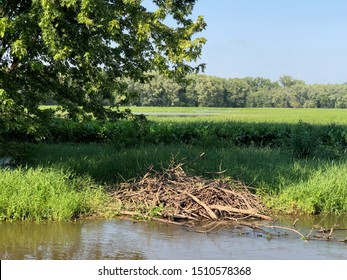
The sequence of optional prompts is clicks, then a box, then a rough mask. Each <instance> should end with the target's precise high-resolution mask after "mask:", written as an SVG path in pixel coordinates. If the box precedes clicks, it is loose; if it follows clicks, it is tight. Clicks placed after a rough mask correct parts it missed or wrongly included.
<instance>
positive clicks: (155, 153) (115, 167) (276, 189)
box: [32, 144, 347, 213]
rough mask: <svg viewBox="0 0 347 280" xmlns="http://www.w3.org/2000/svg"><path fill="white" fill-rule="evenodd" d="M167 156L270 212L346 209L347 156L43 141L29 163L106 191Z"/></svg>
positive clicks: (165, 161)
mask: <svg viewBox="0 0 347 280" xmlns="http://www.w3.org/2000/svg"><path fill="white" fill-rule="evenodd" d="M202 153H204V155H203V156H201V157H199V155H201V154H202ZM172 160H174V161H175V162H177V163H182V162H185V163H186V164H185V165H184V168H185V170H186V171H187V172H188V173H189V174H192V175H198V176H203V177H206V178H214V177H231V178H234V179H238V180H241V181H243V182H245V183H246V184H247V185H249V186H251V187H252V188H254V191H256V192H258V193H259V194H260V195H261V196H262V197H263V199H264V202H265V203H266V204H267V205H268V206H269V207H271V208H272V209H273V210H274V211H283V212H286V213H293V212H301V213H328V212H331V213H339V212H347V163H346V162H347V156H343V157H341V158H340V159H339V160H335V161H332V160H322V159H319V158H310V159H296V158H293V156H292V155H291V154H290V153H289V152H288V151H285V150H283V149H270V148H261V149H260V148H252V147H248V148H237V147H234V148H232V147H229V148H225V147H215V148H213V147H201V146H190V145H177V144H174V145H145V146H138V147H134V148H127V149H122V150H118V149H115V148H114V147H113V146H112V145H100V144H79V145H76V144H74V145H73V144H64V145H51V144H43V145H40V146H39V147H37V149H36V152H35V156H34V158H33V159H32V166H48V167H51V168H55V169H59V170H62V172H66V171H68V170H73V171H74V172H75V174H76V175H77V176H81V177H86V176H87V177H90V178H92V179H93V181H95V182H97V183H98V184H104V185H105V188H106V187H107V188H108V189H112V188H115V187H116V186H117V183H119V182H122V181H123V180H128V179H131V178H133V177H136V176H141V175H143V174H144V173H145V172H146V171H147V169H148V167H150V166H154V168H155V169H160V168H165V167H167V166H168V165H169V164H170V162H171V161H172ZM220 171H223V173H222V174H219V172H220Z"/></svg>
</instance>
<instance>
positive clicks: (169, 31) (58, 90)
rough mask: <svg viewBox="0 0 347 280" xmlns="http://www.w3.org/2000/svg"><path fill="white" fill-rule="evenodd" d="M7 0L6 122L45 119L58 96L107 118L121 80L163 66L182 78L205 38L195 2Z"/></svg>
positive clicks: (2, 46)
mask: <svg viewBox="0 0 347 280" xmlns="http://www.w3.org/2000/svg"><path fill="white" fill-rule="evenodd" d="M152 2H153V4H154V7H155V8H154V9H153V11H150V10H149V9H148V8H146V7H145V6H144V5H143V4H142V1H140V0H11V1H7V0H1V2H0V16H1V18H0V59H1V60H0V121H1V122H2V125H5V124H9V123H12V124H20V123H21V124H23V123H25V122H27V121H28V120H42V119H44V117H47V116H48V114H49V111H44V112H42V111H40V110H39V107H38V105H39V104H40V103H42V102H45V101H46V100H52V101H54V102H56V103H58V104H59V105H61V108H60V109H61V110H63V111H67V112H68V114H69V115H70V116H71V117H73V118H74V119H83V118H84V117H85V116H86V113H92V114H93V115H94V116H95V117H97V118H105V117H106V112H105V109H104V107H103V106H102V105H103V101H104V100H105V99H108V100H111V101H114V92H117V93H119V94H121V93H123V94H125V92H124V82H123V81H121V80H122V79H123V80H124V79H126V78H129V79H131V80H133V81H144V80H146V79H148V74H146V73H150V72H152V71H157V72H159V73H161V74H162V75H164V76H168V77H173V76H178V77H183V76H185V75H186V74H188V73H192V72H198V71H200V70H202V69H203V67H204V65H203V64H200V65H196V64H194V63H195V62H196V60H197V59H198V58H199V56H200V54H201V49H202V46H203V44H204V43H205V39H204V38H196V36H195V34H196V33H198V32H200V31H202V30H203V29H204V28H205V25H206V24H205V22H204V20H203V18H202V17H198V18H197V19H196V20H193V19H191V13H192V9H193V7H194V4H195V2H196V0H153V1H152Z"/></svg>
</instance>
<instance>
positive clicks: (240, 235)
mask: <svg viewBox="0 0 347 280" xmlns="http://www.w3.org/2000/svg"><path fill="white" fill-rule="evenodd" d="M319 219H320V218H316V219H312V218H309V219H306V220H305V219H300V220H299V222H298V223H297V226H296V228H297V229H298V230H300V231H301V232H303V233H308V232H309V231H310V229H311V228H312V224H317V223H320V224H321V225H322V226H331V225H332V224H336V222H339V223H340V224H339V226H346V225H347V221H346V220H347V218H346V217H343V218H340V219H337V218H336V217H335V218H330V219H329V218H326V219H324V221H323V222H321V221H320V220H319ZM279 223H280V224H281V225H289V224H291V223H292V219H289V220H288V219H282V220H281V219H280V221H279ZM199 229H201V228H199ZM196 230H197V229H196V228H194V229H193V228H187V227H183V226H176V225H168V224H161V223H155V222H132V221H127V220H107V221H105V220H103V221H79V222H74V223H72V222H70V223H69V222H59V223H58V222H54V223H41V224H37V223H29V222H21V223H1V224H0V232H1V236H0V259H80V260H86V259H91V260H98V259H129V260H131V259H135V260H136V259H164V260H170V259H211V260H212V259H244V260H247V259H248V260H250V259H262V260H268V259H282V260H285V259H296V260H297V259H299V260H301V259H314V260H317V259H325V260H327V259H333V260H340V259H347V244H346V243H341V242H332V241H309V242H305V241H303V240H302V239H300V236H299V235H297V234H295V233H291V232H289V231H288V233H289V234H288V235H287V236H285V237H284V236H282V237H276V238H272V239H268V238H266V237H267V235H266V234H264V233H260V232H254V231H253V230H251V229H249V228H235V227H231V226H230V227H225V228H222V229H218V230H217V229H215V230H213V231H211V232H210V233H207V234H206V233H197V232H196ZM274 232H277V230H276V231H274ZM281 233H282V234H283V233H284V231H281ZM337 234H339V235H337V236H336V238H337V239H339V238H342V239H343V238H346V237H347V236H346V235H347V232H346V231H340V232H337Z"/></svg>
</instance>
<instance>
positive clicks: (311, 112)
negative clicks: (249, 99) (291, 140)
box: [130, 107, 347, 124]
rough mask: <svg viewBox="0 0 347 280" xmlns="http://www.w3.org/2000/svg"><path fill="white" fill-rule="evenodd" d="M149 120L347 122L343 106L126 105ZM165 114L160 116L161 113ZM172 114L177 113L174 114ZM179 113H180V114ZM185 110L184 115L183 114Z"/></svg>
mask: <svg viewBox="0 0 347 280" xmlns="http://www.w3.org/2000/svg"><path fill="white" fill-rule="evenodd" d="M130 109H131V111H132V112H134V113H143V114H145V115H146V114H148V117H149V119H151V120H158V119H161V120H170V121H178V122H180V121H224V120H227V121H241V122H275V123H297V122H298V121H304V122H307V123H311V124H331V123H336V124H347V109H303V108H299V109H293V108H196V107H194V108H192V107H130ZM165 114H167V116H165V117H163V115H165ZM173 114H177V116H181V117H175V116H173ZM180 114H181V115H180ZM184 114H186V115H184Z"/></svg>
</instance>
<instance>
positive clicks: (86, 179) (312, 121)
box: [0, 107, 347, 220]
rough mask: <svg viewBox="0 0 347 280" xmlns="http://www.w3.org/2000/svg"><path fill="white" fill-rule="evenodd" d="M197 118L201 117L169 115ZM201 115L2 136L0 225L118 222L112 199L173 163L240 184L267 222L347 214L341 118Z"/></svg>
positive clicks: (66, 124) (257, 112) (238, 112)
mask: <svg viewBox="0 0 347 280" xmlns="http://www.w3.org/2000/svg"><path fill="white" fill-rule="evenodd" d="M137 110H142V111H143V110H145V111H146V112H147V113H148V112H151V111H153V112H152V113H158V112H165V111H167V112H171V111H170V110H171V109H170V110H169V109H168V108H156V110H154V109H153V108H147V109H146V108H143V107H141V108H137ZM193 110H197V112H200V113H201V110H202V111H204V108H202V109H197V108H187V109H184V110H183V109H182V108H174V110H173V111H172V113H177V112H179V113H180V112H181V113H182V112H183V113H187V114H192V113H194V112H195V111H193ZM205 111H206V110H205ZM205 111H204V112H205ZM207 111H208V115H204V116H200V117H198V116H194V117H192V116H190V115H189V116H188V117H184V118H179V117H177V116H176V118H175V116H173V115H170V116H169V117H166V118H162V117H161V116H154V115H152V116H151V117H150V118H149V119H150V120H149V121H148V120H145V119H144V118H135V120H120V121H117V122H111V121H95V120H91V121H88V122H84V123H79V122H73V121H71V120H67V119H59V118H56V119H53V120H52V122H50V123H47V124H45V125H44V126H42V127H40V128H38V129H37V130H33V131H30V132H28V131H25V130H23V131H21V130H11V129H7V130H0V140H1V141H0V158H2V159H3V161H2V162H3V164H2V165H6V164H9V165H10V167H9V168H2V169H1V170H0V172H1V178H0V199H1V200H0V202H1V204H0V210H1V211H0V220H27V219H28V220H71V219H77V218H80V217H85V216H93V215H98V216H103V217H109V216H112V215H117V213H118V212H119V211H118V212H117V211H114V210H112V211H111V210H109V209H111V208H112V209H116V208H117V207H118V208H121V209H122V210H129V209H125V208H124V206H122V205H118V206H116V207H115V205H112V207H110V205H109V204H110V195H109V194H110V193H112V192H114V191H115V190H116V189H117V188H119V185H120V184H121V183H122V182H125V181H128V180H132V179H134V178H141V177H142V176H143V175H144V174H146V172H147V171H148V169H149V168H152V170H162V169H165V168H167V167H168V166H169V165H170V164H171V163H172V162H173V161H174V162H176V163H177V164H183V165H182V168H183V169H184V172H185V173H186V174H188V175H189V176H192V177H193V176H199V177H201V178H204V179H206V180H209V179H220V180H225V181H228V180H235V181H239V182H241V183H242V184H243V185H245V186H247V187H249V189H250V190H251V192H252V193H253V194H255V195H257V196H258V197H259V198H260V199H261V201H262V203H263V204H264V205H265V206H266V207H267V208H268V209H269V211H271V212H273V213H277V212H280V213H286V214H287V213H291V214H292V213H307V214H319V213H345V212H347V185H346V182H347V153H346V151H347V138H346V137H347V126H346V124H345V122H338V124H336V123H332V122H331V121H333V120H335V121H337V120H340V119H343V118H342V117H343V116H344V114H345V113H346V111H344V110H329V111H325V110H318V109H317V110H309V109H307V110H304V109H300V110H294V109H292V110H289V109H286V110H284V109H269V108H265V109H259V108H257V109H235V108H231V109H218V108H212V109H211V110H210V109H209V110H207ZM137 112H139V111H137ZM205 113H206V112H205ZM194 114H195V113H194ZM274 116H276V118H274ZM298 118H300V119H301V118H303V119H302V121H298ZM9 159H10V160H9ZM62 205H65V206H64V207H63V206H62ZM64 208H66V209H65V210H64ZM156 210H157V209H156ZM156 213H157V212H156Z"/></svg>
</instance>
